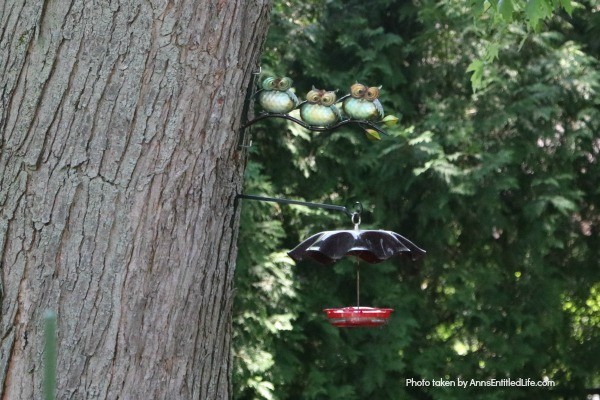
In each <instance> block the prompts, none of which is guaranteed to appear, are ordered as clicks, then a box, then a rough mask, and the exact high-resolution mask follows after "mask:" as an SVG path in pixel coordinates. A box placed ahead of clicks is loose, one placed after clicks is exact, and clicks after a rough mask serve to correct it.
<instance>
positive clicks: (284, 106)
mask: <svg viewBox="0 0 600 400" xmlns="http://www.w3.org/2000/svg"><path fill="white" fill-rule="evenodd" d="M291 87H292V80H291V79H290V78H288V77H283V78H274V77H269V78H267V79H265V80H264V81H263V83H262V90H261V91H260V92H258V102H259V104H260V105H261V107H262V108H263V109H264V110H265V111H267V112H270V113H288V112H290V111H292V110H293V109H294V108H296V107H298V98H297V97H296V95H295V94H294V93H293V92H292V91H291V90H290V88H291Z"/></svg>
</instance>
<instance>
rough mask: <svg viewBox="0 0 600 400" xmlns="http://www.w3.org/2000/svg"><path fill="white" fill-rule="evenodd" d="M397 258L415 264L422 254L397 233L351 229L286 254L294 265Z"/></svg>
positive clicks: (308, 242)
mask: <svg viewBox="0 0 600 400" xmlns="http://www.w3.org/2000/svg"><path fill="white" fill-rule="evenodd" d="M397 254H400V255H405V256H408V257H410V258H411V259H412V260H413V261H414V260H416V259H417V258H419V257H421V256H423V255H424V254H425V250H423V249H421V248H419V247H418V246H417V245H415V244H414V243H413V242H411V241H410V240H408V239H406V238H405V237H403V236H401V235H399V234H397V233H396V232H392V231H384V230H359V229H353V230H339V231H325V232H319V233H317V234H315V235H312V236H311V237H309V238H308V239H306V240H305V241H303V242H302V243H300V244H299V245H298V246H296V248H295V249H293V250H291V251H290V252H288V255H289V256H290V257H291V258H293V259H294V260H295V261H301V260H305V259H308V258H309V259H313V260H315V261H317V262H318V263H321V264H324V265H330V264H333V263H335V262H336V261H338V260H339V259H341V258H342V257H344V256H346V255H350V256H354V257H358V258H360V259H361V260H363V261H365V262H367V263H369V264H377V263H380V262H382V261H385V260H387V259H388V258H390V257H393V256H395V255H397Z"/></svg>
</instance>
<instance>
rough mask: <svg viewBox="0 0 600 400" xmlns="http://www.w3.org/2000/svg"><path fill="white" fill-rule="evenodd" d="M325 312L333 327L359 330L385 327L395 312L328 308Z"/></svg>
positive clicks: (356, 308)
mask: <svg viewBox="0 0 600 400" xmlns="http://www.w3.org/2000/svg"><path fill="white" fill-rule="evenodd" d="M323 311H325V313H326V314H327V318H328V319H329V322H330V323H331V325H333V326H337V327H338V328H358V327H375V326H381V325H385V324H387V322H388V319H389V318H390V314H391V313H392V311H394V310H393V309H392V308H374V307H344V308H326V309H325V310H323Z"/></svg>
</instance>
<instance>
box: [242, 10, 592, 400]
mask: <svg viewBox="0 0 600 400" xmlns="http://www.w3.org/2000/svg"><path fill="white" fill-rule="evenodd" d="M530 3H531V4H530ZM540 4H541V5H540ZM569 4H570V3H569ZM474 5H475V6H477V7H476V10H479V12H480V14H478V15H477V16H476V17H475V23H474V18H473V12H474V11H473V10H474V8H473V6H474ZM528 7H533V9H531V10H529V11H528ZM540 7H541V8H540ZM560 7H562V8H564V9H565V10H566V11H568V12H569V13H570V15H569V13H566V12H557V11H556V10H557V9H559V8H560ZM597 7H598V4H597V2H592V1H590V2H581V3H577V4H574V7H573V9H572V10H571V9H568V8H567V3H563V2H559V1H556V2H552V3H548V2H544V1H543V0H539V1H536V2H520V1H516V0H512V1H509V2H508V3H507V2H505V1H502V2H498V3H495V4H492V3H483V2H467V1H462V0H447V1H444V2H433V1H424V2H419V3H418V6H417V5H415V4H413V3H406V2H399V1H392V0H377V1H372V2H359V1H346V2H341V1H329V2H316V1H314V2H312V1H308V2H307V1H303V2H299V1H295V0H292V1H286V2H276V3H275V5H274V14H273V18H272V20H273V25H272V28H271V31H270V33H269V40H268V42H267V46H266V51H265V56H264V63H263V69H264V70H265V71H267V73H270V72H273V71H277V74H278V75H283V74H285V75H288V76H291V77H292V78H293V79H294V81H295V86H296V88H297V90H298V95H299V96H300V97H301V96H303V95H304V94H305V93H303V91H305V90H306V91H308V89H309V88H310V87H311V85H313V84H314V85H315V86H319V87H327V88H328V89H336V88H339V89H340V90H341V91H345V90H346V89H347V87H348V86H349V85H350V84H352V83H354V82H355V81H356V80H359V81H361V82H363V83H366V84H369V85H379V84H381V85H383V89H382V95H381V101H382V103H383V105H384V108H385V110H386V113H387V114H392V115H396V116H398V119H399V121H398V123H397V124H396V125H391V126H388V127H386V130H387V131H388V133H390V135H389V136H382V137H381V138H380V139H381V140H377V141H373V142H371V141H369V140H368V139H367V138H366V137H365V135H364V134H363V131H362V130H361V129H359V128H356V129H351V128H348V129H344V130H338V131H335V132H327V133H315V132H308V131H306V130H304V129H303V128H300V127H298V126H297V125H293V124H288V123H286V122H283V121H280V120H277V121H268V122H267V121H266V122H264V123H262V122H261V124H260V126H258V125H255V126H254V127H253V136H254V143H255V147H253V149H252V150H253V152H252V153H251V154H250V160H251V162H250V164H249V165H248V170H247V179H246V188H245V192H246V193H254V194H267V195H273V196H280V197H288V198H296V199H306V200H309V201H316V202H326V203H334V204H341V205H351V204H353V202H354V201H361V202H363V204H364V206H365V209H366V210H368V211H369V212H367V213H365V215H364V217H363V225H364V226H365V227H372V228H382V229H390V230H394V231H396V232H399V233H401V234H403V235H405V236H406V237H408V238H409V239H411V240H413V241H414V242H415V243H417V244H418V245H420V246H422V247H423V248H425V249H426V250H427V252H428V253H427V255H426V256H425V259H424V260H423V261H420V262H416V263H413V262H410V261H408V260H394V261H389V262H386V263H383V264H379V265H375V266H366V265H365V266H363V267H362V271H365V272H364V273H363V274H361V286H362V298H363V300H364V303H365V304H367V303H368V304H369V305H373V306H389V307H392V308H394V309H395V312H394V313H393V316H392V319H391V322H390V324H389V325H388V326H387V327H384V328H382V329H373V330H360V329H359V330H340V329H337V328H333V327H331V326H330V325H329V324H328V323H327V321H326V319H325V317H324V315H323V313H322V311H321V310H322V309H323V308H326V307H331V306H347V305H351V304H352V303H353V297H354V265H353V263H352V262H351V261H348V260H345V261H342V262H340V263H339V264H336V265H335V266H334V267H323V266H320V265H315V264H310V263H301V264H299V265H294V264H292V263H291V261H290V260H289V259H288V258H287V257H286V256H285V251H286V250H289V249H291V248H293V247H294V246H295V245H296V244H297V243H298V242H299V241H300V240H302V239H305V238H306V237H307V236H308V235H309V234H311V233H316V232H318V231H322V230H328V229H336V228H349V227H350V226H351V224H350V221H348V220H347V218H346V217H345V216H344V215H337V214H334V213H331V212H328V211H323V210H309V209H306V208H303V207H287V206H286V207H280V206H274V205H272V204H261V203H255V202H250V201H244V204H243V209H242V221H241V230H240V238H239V258H238V266H237V270H236V288H237V298H236V312H235V315H234V330H235V334H234V339H235V340H234V342H235V354H236V358H235V366H236V369H235V371H234V372H235V373H234V378H235V380H234V384H235V390H236V395H235V398H237V399H256V398H263V399H271V398H272V399H298V398H302V399H323V398H327V399H331V398H333V399H336V398H338V399H364V398H377V399H393V398H415V399H420V398H428V399H440V400H442V399H443V400H446V399H464V398H478V399H506V398H511V399H521V398H522V399H531V398H548V397H550V396H554V397H556V398H565V399H566V398H583V397H582V396H584V395H583V394H582V393H583V392H582V390H583V389H584V388H585V387H592V386H597V385H598V384H600V372H599V370H598V367H597V365H598V363H597V354H599V352H600V338H599V334H598V332H600V330H599V329H598V328H599V327H600V326H599V321H600V311H599V309H598V304H599V303H600V298H599V293H600V289H599V287H600V286H599V285H600V284H599V283H598V282H599V281H600V279H599V278H600V269H599V268H598V259H599V258H600V235H598V231H599V229H600V214H599V213H598V204H600V190H599V189H598V184H597V183H598V182H599V181H600V168H598V157H599V156H600V135H599V131H600V126H599V122H598V121H600V111H599V110H600V107H599V105H600V104H599V102H600V101H599V100H598V99H599V97H598V92H599V91H600V72H599V71H600V68H599V67H600V65H598V64H599V63H598V58H599V56H600V46H599V45H598V42H597V41H596V40H595V38H596V37H597V34H598V33H600V32H598V29H599V28H598V26H600V21H599V20H598V14H599V13H598V12H597ZM593 10H596V12H595V13H594V12H592V11H593ZM548 12H551V13H554V16H553V17H550V16H549V15H545V14H544V13H548ZM525 16H526V17H525ZM523 18H526V19H523ZM498 19H502V20H503V21H504V22H503V23H504V24H505V25H504V28H502V29H500V28H494V26H500V25H493V24H494V23H497V24H499V22H497V20H498ZM488 20H489V25H482V22H485V23H486V24H487V22H486V21H488ZM534 20H535V21H536V23H537V25H535V24H533V21H534ZM494 21H496V22H494ZM522 21H525V23H526V24H530V25H531V26H537V27H538V28H539V30H540V31H539V32H535V31H531V30H529V31H528V30H527V28H524V26H523V23H522ZM542 22H543V23H544V29H541V26H539V25H541V24H542ZM494 29H497V32H494V33H492V34H489V32H490V31H493V30H494ZM486 32H487V33H486ZM594 33H596V35H595V36H594ZM515 43H516V44H518V45H515ZM473 60H476V61H473ZM477 62H480V64H474V63H477ZM467 69H469V70H471V72H472V74H470V75H468V74H465V71H467ZM475 74H477V76H476V77H475V78H474V76H475ZM472 87H476V88H477V92H475V93H473V91H472ZM457 377H461V379H477V380H486V379H489V378H496V379H501V378H505V377H511V378H513V379H514V378H519V377H522V378H531V379H534V380H540V379H542V378H544V377H547V378H548V379H552V380H554V381H556V383H557V387H556V388H554V389H549V388H527V389H524V388H502V389H492V388H485V390H484V389H482V388H469V389H460V390H459V389H456V388H454V389H453V388H434V387H429V388H419V387H410V386H406V384H405V380H406V379H408V378H413V379H421V378H424V379H440V378H446V379H456V378H457Z"/></svg>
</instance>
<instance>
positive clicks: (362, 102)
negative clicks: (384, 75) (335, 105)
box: [342, 82, 384, 121]
mask: <svg viewBox="0 0 600 400" xmlns="http://www.w3.org/2000/svg"><path fill="white" fill-rule="evenodd" d="M380 89H381V86H379V87H376V86H373V87H367V86H365V85H363V84H362V83H358V82H357V83H355V84H354V85H352V86H351V87H350V97H348V98H346V99H345V100H344V102H343V103H342V109H343V110H344V113H345V114H346V115H347V116H348V117H349V118H351V119H363V120H367V121H380V120H381V119H383V116H384V114H383V107H382V105H381V103H380V102H379V100H377V98H378V97H379V90H380Z"/></svg>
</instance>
